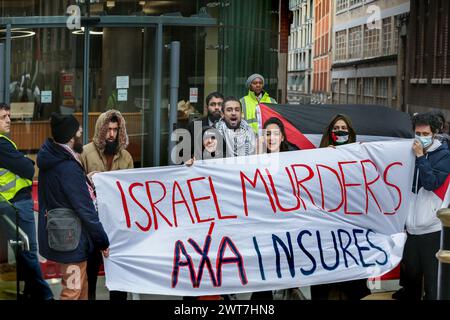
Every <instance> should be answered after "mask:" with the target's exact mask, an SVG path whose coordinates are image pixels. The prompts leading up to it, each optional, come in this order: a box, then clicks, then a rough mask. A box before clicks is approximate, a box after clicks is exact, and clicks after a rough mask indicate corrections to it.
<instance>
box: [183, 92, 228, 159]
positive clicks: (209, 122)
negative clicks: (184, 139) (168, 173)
mask: <svg viewBox="0 0 450 320" xmlns="http://www.w3.org/2000/svg"><path fill="white" fill-rule="evenodd" d="M222 105H223V95H222V94H221V93H220V92H211V93H210V94H208V96H207V97H206V109H207V111H208V114H207V115H206V116H205V117H203V118H202V119H201V120H197V121H193V122H192V123H191V125H190V127H189V133H190V134H191V156H193V155H194V153H195V144H197V149H198V150H202V129H203V128H205V127H213V126H214V125H215V124H216V123H217V122H218V121H219V120H220V119H221V118H222Z"/></svg>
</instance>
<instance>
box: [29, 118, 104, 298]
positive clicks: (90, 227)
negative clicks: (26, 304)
mask: <svg viewBox="0 0 450 320" xmlns="http://www.w3.org/2000/svg"><path fill="white" fill-rule="evenodd" d="M50 125H51V131H52V136H53V139H51V138H49V139H47V140H46V141H45V143H44V144H43V145H42V147H41V149H40V150H39V152H38V155H37V165H38V167H39V177H38V179H39V186H38V187H39V189H38V191H39V221H38V234H39V252H40V254H41V255H42V256H43V257H44V258H46V259H48V260H52V261H55V262H57V263H59V267H60V271H61V274H62V281H61V285H62V290H61V295H60V299H61V300H87V298H88V283H87V274H86V266H87V259H88V256H89V253H91V252H93V251H94V250H101V251H102V253H103V256H104V257H108V255H109V240H108V236H107V235H106V233H105V230H104V229H103V226H102V224H101V223H100V221H99V218H98V214H97V211H96V209H95V205H94V202H95V194H94V189H93V187H92V185H91V183H90V181H89V179H88V178H87V177H86V174H85V172H84V170H83V167H82V166H81V162H80V160H79V154H80V153H82V152H83V143H82V140H81V136H82V132H83V130H82V128H81V126H80V124H79V122H78V120H77V119H76V118H75V117H74V116H73V115H69V116H61V115H58V114H56V113H53V114H52V116H51V121H50ZM53 209H58V210H53ZM52 211H53V213H55V211H57V215H59V217H60V219H59V220H58V223H57V225H55V224H54V222H52V224H50V223H49V222H50V219H49V213H50V212H52ZM61 211H64V212H65V215H64V218H65V219H61V214H62V213H63V212H61ZM57 215H56V216H54V217H53V218H52V221H54V219H55V218H58V216H57ZM52 216H53V214H52ZM64 221H70V222H71V224H70V225H69V224H68V223H65V222H64ZM77 221H79V223H78V222H77ZM74 225H75V226H76V227H74ZM49 226H52V228H49ZM79 227H80V228H81V232H80V235H79V238H78V235H77V231H78V228H79ZM69 229H70V230H72V232H67V231H70V230H69ZM74 235H75V236H76V237H74ZM66 242H69V243H71V244H72V243H74V244H73V246H75V249H72V248H71V247H70V248H67V247H66Z"/></svg>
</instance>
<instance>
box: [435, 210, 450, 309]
mask: <svg viewBox="0 0 450 320" xmlns="http://www.w3.org/2000/svg"><path fill="white" fill-rule="evenodd" d="M437 216H438V218H439V219H441V222H442V233H441V249H440V250H439V252H438V253H436V258H437V259H438V260H439V271H438V293H437V298H438V300H450V209H441V210H439V211H438V213H437Z"/></svg>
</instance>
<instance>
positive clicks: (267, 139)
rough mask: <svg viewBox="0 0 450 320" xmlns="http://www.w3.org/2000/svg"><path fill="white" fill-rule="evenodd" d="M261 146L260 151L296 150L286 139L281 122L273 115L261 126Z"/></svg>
mask: <svg viewBox="0 0 450 320" xmlns="http://www.w3.org/2000/svg"><path fill="white" fill-rule="evenodd" d="M263 129H264V130H263V137H262V139H263V146H264V149H263V150H261V151H260V153H276V152H285V151H294V150H298V148H297V146H295V145H293V144H292V143H290V142H289V141H288V140H287V136H286V129H285V128H284V124H283V122H282V121H281V120H280V119H278V118H275V117H272V118H269V119H268V120H267V121H266V122H265V123H264V126H263Z"/></svg>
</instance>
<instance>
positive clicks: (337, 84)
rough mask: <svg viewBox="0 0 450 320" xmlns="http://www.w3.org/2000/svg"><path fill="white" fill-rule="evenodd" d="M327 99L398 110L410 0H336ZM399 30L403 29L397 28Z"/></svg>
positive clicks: (402, 103) (403, 71) (401, 98)
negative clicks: (329, 93)
mask: <svg viewBox="0 0 450 320" xmlns="http://www.w3.org/2000/svg"><path fill="white" fill-rule="evenodd" d="M334 3H335V8H334V10H335V14H334V19H333V21H334V22H333V64H332V72H331V91H332V103H347V104H353V103H361V104H379V105H386V106H390V107H393V108H397V109H400V110H401V109H403V108H404V107H403V105H404V102H403V96H402V90H398V88H402V87H403V79H404V77H405V75H406V74H405V67H404V66H405V47H406V42H405V37H404V36H405V35H406V32H405V30H404V28H403V27H402V26H403V25H404V24H405V23H406V17H407V15H408V13H409V10H410V4H409V0H376V1H373V0H336V1H334ZM402 32H403V33H402Z"/></svg>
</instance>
